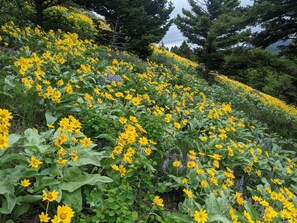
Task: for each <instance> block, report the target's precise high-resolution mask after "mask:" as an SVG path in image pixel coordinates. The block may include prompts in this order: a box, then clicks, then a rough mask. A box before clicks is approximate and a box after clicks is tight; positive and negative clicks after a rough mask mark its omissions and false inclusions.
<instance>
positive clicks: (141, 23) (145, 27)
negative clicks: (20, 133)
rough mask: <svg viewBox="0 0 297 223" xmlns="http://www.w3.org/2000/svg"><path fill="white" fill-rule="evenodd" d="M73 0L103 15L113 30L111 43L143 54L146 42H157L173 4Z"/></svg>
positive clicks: (163, 0) (140, 0)
mask: <svg viewBox="0 0 297 223" xmlns="http://www.w3.org/2000/svg"><path fill="white" fill-rule="evenodd" d="M75 2H77V3H79V4H82V5H84V6H86V7H88V8H91V9H93V10H94V11H96V12H97V13H99V14H101V15H103V16H105V18H106V20H107V21H108V22H109V23H111V24H112V25H113V29H114V30H115V34H114V36H113V37H112V38H111V45H112V46H114V47H115V48H121V47H124V48H126V49H127V50H130V51H132V52H135V53H137V54H138V55H139V56H140V57H142V58H146V57H147V56H148V55H149V54H150V53H151V52H150V48H149V45H150V44H151V43H157V42H159V41H160V40H161V39H162V38H163V37H164V35H165V34H166V32H167V30H168V29H169V27H170V25H171V23H172V20H170V17H169V15H170V13H171V12H172V11H173V6H172V3H171V2H168V0H154V1H152V0H113V1H110V0H97V1H94V0H89V1H88V0H86V1H83V0H76V1H75Z"/></svg>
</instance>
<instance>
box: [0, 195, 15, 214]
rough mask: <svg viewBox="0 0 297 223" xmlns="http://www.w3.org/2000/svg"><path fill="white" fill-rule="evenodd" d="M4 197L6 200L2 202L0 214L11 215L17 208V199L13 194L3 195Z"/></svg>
mask: <svg viewBox="0 0 297 223" xmlns="http://www.w3.org/2000/svg"><path fill="white" fill-rule="evenodd" d="M1 192H2V191H1ZM3 196H4V197H5V199H4V200H3V201H2V205H1V208H0V213H2V214H10V213H11V212H12V210H13V208H14V207H15V204H16V197H15V195H14V194H13V193H3Z"/></svg>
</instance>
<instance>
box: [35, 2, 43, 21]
mask: <svg viewBox="0 0 297 223" xmlns="http://www.w3.org/2000/svg"><path fill="white" fill-rule="evenodd" d="M42 2H43V0H35V9H36V26H37V25H38V26H42V23H43V6H42Z"/></svg>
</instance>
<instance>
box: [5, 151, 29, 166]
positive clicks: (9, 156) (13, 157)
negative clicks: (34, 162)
mask: <svg viewBox="0 0 297 223" xmlns="http://www.w3.org/2000/svg"><path fill="white" fill-rule="evenodd" d="M13 160H23V161H26V160H27V158H26V157H25V156H24V155H21V154H17V153H12V154H7V155H5V156H2V157H1V159H0V166H2V165H3V164H5V163H9V162H11V161H13Z"/></svg>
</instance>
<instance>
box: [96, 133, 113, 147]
mask: <svg viewBox="0 0 297 223" xmlns="http://www.w3.org/2000/svg"><path fill="white" fill-rule="evenodd" d="M96 138H98V139H106V140H108V141H109V142H111V143H112V144H113V145H114V146H115V145H116V143H117V140H116V139H115V138H114V137H112V136H110V135H108V134H101V135H99V136H97V137H96Z"/></svg>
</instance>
